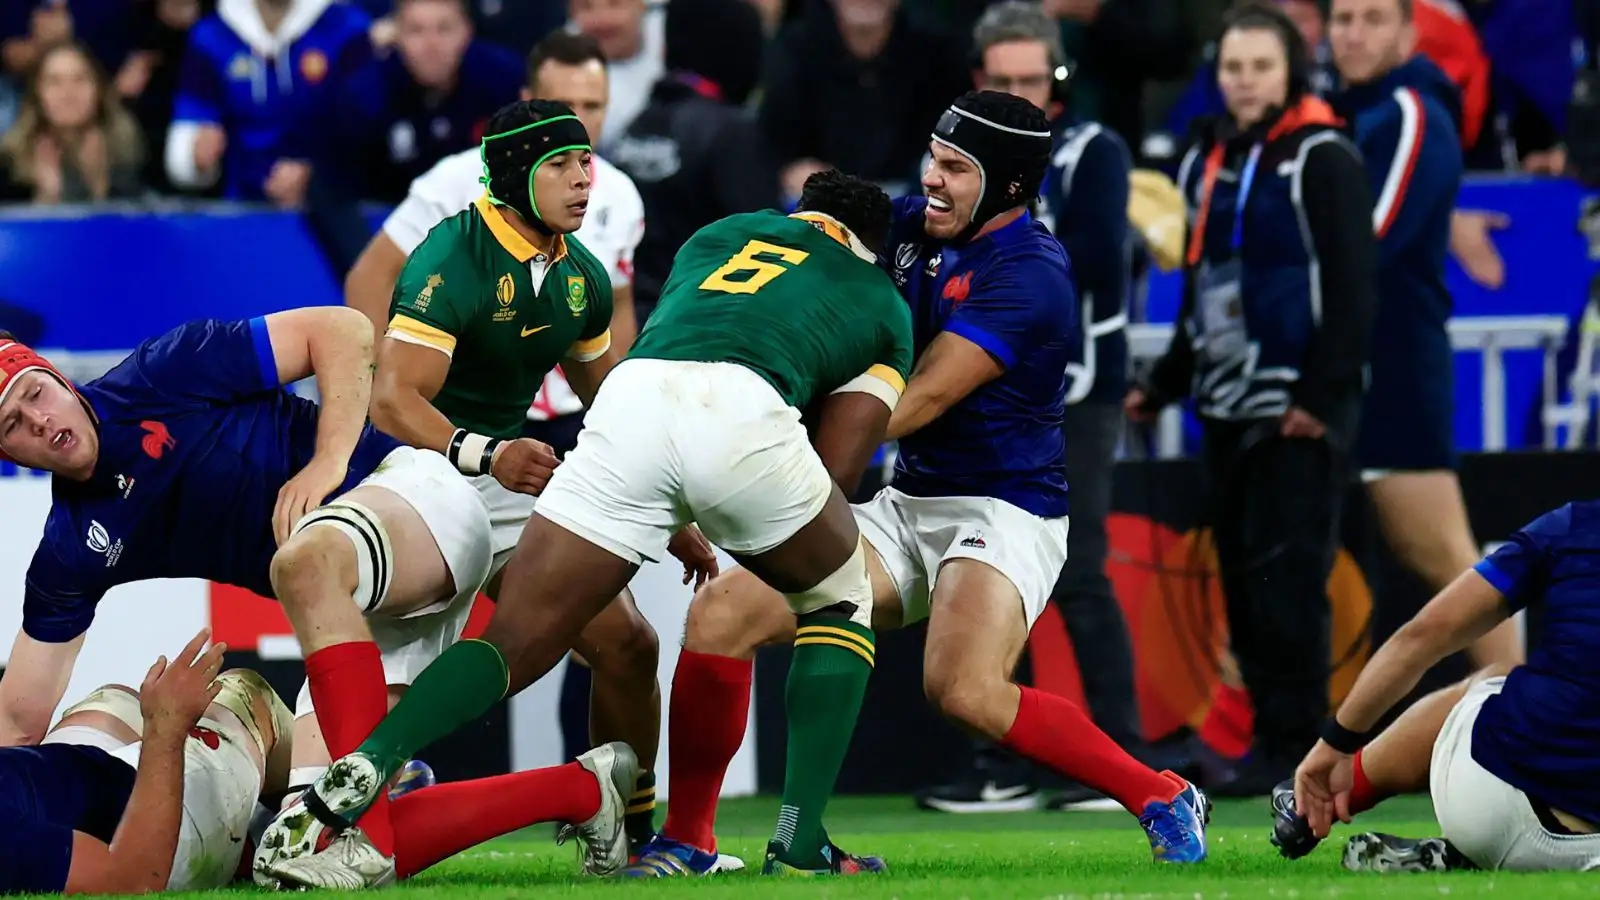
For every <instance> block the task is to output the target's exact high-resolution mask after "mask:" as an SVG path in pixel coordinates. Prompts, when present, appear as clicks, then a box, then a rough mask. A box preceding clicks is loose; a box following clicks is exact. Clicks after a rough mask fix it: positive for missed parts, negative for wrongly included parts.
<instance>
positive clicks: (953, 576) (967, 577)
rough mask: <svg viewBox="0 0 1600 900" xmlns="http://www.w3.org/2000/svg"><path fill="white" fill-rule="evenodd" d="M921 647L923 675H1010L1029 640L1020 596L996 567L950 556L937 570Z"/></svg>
mask: <svg viewBox="0 0 1600 900" xmlns="http://www.w3.org/2000/svg"><path fill="white" fill-rule="evenodd" d="M931 607H932V611H931V613H930V615H929V617H928V639H927V643H926V645H925V648H924V651H923V669H924V672H925V674H924V679H925V680H928V679H931V680H940V679H951V680H959V679H962V678H981V679H987V678H991V677H993V676H994V675H999V676H1000V677H1001V678H1004V679H1007V680H1009V679H1010V678H1011V674H1012V672H1013V671H1014V670H1015V669H1016V667H1017V661H1018V659H1020V658H1021V656H1022V648H1023V646H1024V645H1025V644H1026V643H1027V640H1028V621H1027V617H1026V614H1025V612H1024V609H1023V605H1022V595H1021V594H1020V593H1019V592H1018V591H1017V588H1016V586H1015V585H1014V584H1012V582H1011V579H1009V578H1007V577H1006V576H1005V575H1003V574H1002V573H1001V572H1000V571H999V570H998V569H996V568H994V567H992V566H990V565H988V564H986V563H982V562H979V561H977V560H974V559H952V560H950V561H949V562H946V563H945V564H944V566H943V567H942V568H941V569H940V571H939V578H938V581H937V582H936V583H935V586H934V589H933V601H932V604H931Z"/></svg>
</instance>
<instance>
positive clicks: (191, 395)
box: [108, 319, 279, 403]
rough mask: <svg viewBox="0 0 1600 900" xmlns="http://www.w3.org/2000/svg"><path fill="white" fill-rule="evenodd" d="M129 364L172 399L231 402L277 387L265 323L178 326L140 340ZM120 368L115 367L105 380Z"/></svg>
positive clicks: (211, 322)
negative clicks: (141, 341) (153, 336)
mask: <svg viewBox="0 0 1600 900" xmlns="http://www.w3.org/2000/svg"><path fill="white" fill-rule="evenodd" d="M129 362H131V363H133V366H132V373H134V374H135V375H136V376H137V377H138V378H141V379H143V380H144V381H145V382H146V383H147V384H148V385H149V386H150V387H153V388H155V389H156V390H157V391H159V392H160V393H162V394H165V395H167V396H169V397H173V398H181V399H189V400H199V401H202V402H208V403H231V402H234V401H236V400H238V399H240V398H243V397H248V396H250V395H252V394H259V393H262V392H263V391H272V390H276V389H277V388H278V387H279V385H278V363H277V360H276V358H275V357H274V356H273V353H272V340H271V338H270V337H269V336H268V335H267V321H266V319H244V320H237V321H232V322H223V321H218V320H216V319H204V320H201V321H198V322H190V323H188V324H186V325H180V326H178V327H177V328H174V329H173V330H172V331H169V332H167V333H166V334H164V335H162V336H160V337H158V338H155V339H154V340H151V341H147V342H145V343H144V344H143V345H142V346H141V347H139V349H137V350H135V351H133V356H132V357H131V358H130V360H129ZM125 368H126V364H124V366H119V367H118V368H117V370H116V371H114V372H113V373H112V375H111V376H108V380H109V379H110V378H112V377H114V376H118V375H121V374H123V370H124V369H125Z"/></svg>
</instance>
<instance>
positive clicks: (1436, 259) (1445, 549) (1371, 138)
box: [1331, 0, 1522, 667]
mask: <svg viewBox="0 0 1600 900" xmlns="http://www.w3.org/2000/svg"><path fill="white" fill-rule="evenodd" d="M1412 11H1413V6H1412V0H1333V13H1332V28H1331V33H1332V37H1333V52H1334V59H1335V61H1336V62H1337V63H1338V65H1339V72H1340V74H1341V76H1342V77H1343V79H1344V81H1345V82H1346V83H1347V84H1348V85H1349V88H1348V89H1347V90H1345V91H1344V93H1342V94H1341V95H1340V96H1339V97H1338V98H1337V101H1336V106H1337V107H1338V108H1339V109H1340V110H1341V111H1343V112H1345V114H1346V116H1347V117H1348V118H1349V119H1350V120H1351V122H1352V124H1353V125H1354V127H1355V135H1356V143H1357V144H1358V145H1359V147H1360V148H1361V154H1362V158H1363V160H1364V163H1365V165H1366V169H1367V177H1368V181H1369V183H1370V184H1371V190H1372V192H1373V195H1374V196H1375V197H1376V198H1377V200H1376V207H1375V209H1374V210H1373V213H1372V222H1373V227H1374V228H1375V229H1376V231H1377V236H1378V242H1379V243H1378V248H1379V254H1378V297H1379V301H1378V313H1377V317H1376V325H1375V327H1374V330H1373V347H1372V359H1371V383H1370V386H1369V388H1368V393H1367V400H1366V403H1365V406H1364V409H1363V411H1362V419H1361V437H1360V440H1359V442H1358V443H1357V450H1356V452H1357V459H1358V462H1359V464H1360V466H1361V468H1362V480H1363V481H1365V482H1366V483H1367V494H1368V496H1369V497H1371V499H1372V506H1373V509H1374V511H1375V512H1376V513H1377V517H1378V522H1379V524H1380V526H1381V527H1382V529H1383V533H1384V536H1385V537H1386V538H1387V540H1388V542H1389V545H1390V547H1391V548H1393V550H1394V552H1395V554H1396V555H1397V556H1398V557H1399V558H1400V559H1401V561H1402V562H1404V563H1405V564H1406V566H1408V567H1409V568H1410V569H1411V570H1412V571H1414V572H1416V573H1417V574H1418V575H1419V576H1421V577H1422V579H1423V580H1424V581H1426V582H1427V584H1428V587H1429V589H1430V590H1432V591H1439V590H1443V589H1444V587H1445V585H1447V584H1449V583H1450V582H1451V581H1454V580H1455V578H1456V576H1457V575H1459V574H1461V572H1463V571H1465V570H1466V569H1469V568H1471V567H1472V564H1473V561H1474V560H1476V559H1478V558H1479V556H1480V555H1481V554H1480V553H1479V550H1478V544H1477V541H1476V540H1474V538H1473V536H1472V527H1471V525H1470V524H1469V523H1468V521H1467V510H1466V504H1465V502H1464V501H1463V500H1462V496H1461V483H1460V481H1459V480H1457V478H1456V473H1455V461H1456V459H1455V387H1454V377H1453V376H1454V371H1455V354H1454V352H1453V349H1452V347H1451V345H1450V333H1449V331H1448V328H1447V325H1448V322H1449V318H1450V312H1451V307H1452V301H1451V298H1450V292H1449V290H1448V289H1447V288H1446V287H1445V283H1444V262H1445V253H1446V251H1447V248H1448V244H1449V240H1450V231H1451V223H1450V217H1451V210H1452V207H1453V206H1454V204H1455V198H1456V193H1457V191H1458V190H1459V188H1460V185H1461V170H1462V162H1461V144H1460V138H1459V134H1458V132H1457V131H1456V122H1455V115H1456V114H1457V111H1458V107H1456V105H1455V104H1456V103H1457V102H1458V101H1457V95H1456V93H1455V92H1454V91H1453V90H1452V89H1451V85H1450V83H1449V82H1448V81H1447V80H1446V79H1445V77H1444V75H1443V73H1441V72H1440V71H1439V69H1438V68H1437V67H1436V66H1434V65H1433V64H1432V63H1431V62H1429V61H1428V60H1427V59H1426V58H1424V57H1421V56H1412V53H1411V49H1412V44H1413V41H1414V40H1415V34H1414V28H1413V19H1412ZM1515 628H1516V626H1515V624H1514V623H1509V622H1508V623H1506V624H1505V625H1503V626H1502V627H1501V628H1500V629H1497V630H1496V631H1494V632H1491V633H1490V634H1489V635H1487V636H1485V637H1484V638H1482V639H1480V640H1479V641H1478V643H1477V644H1475V645H1474V646H1473V648H1472V654H1473V657H1474V662H1475V663H1476V664H1477V665H1478V666H1479V667H1483V666H1488V665H1516V664H1517V663H1519V662H1520V661H1521V658H1522V653H1521V650H1520V648H1519V647H1518V646H1517V643H1516V631H1515Z"/></svg>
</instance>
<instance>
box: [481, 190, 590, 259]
mask: <svg viewBox="0 0 1600 900" xmlns="http://www.w3.org/2000/svg"><path fill="white" fill-rule="evenodd" d="M473 205H474V207H476V208H477V210H478V215H479V216H482V217H483V224H485V225H487V226H489V233H490V234H492V235H494V239H495V243H497V244H499V245H500V246H501V247H503V248H505V251H506V252H507V253H509V254H511V255H512V256H515V257H516V258H517V262H520V263H527V262H530V261H532V259H533V258H534V257H535V256H538V255H539V254H540V253H542V252H543V251H542V250H540V249H539V248H538V247H537V246H535V245H534V243H533V242H532V241H530V240H528V239H527V238H525V237H523V236H522V234H521V232H519V231H517V229H516V228H514V227H512V225H511V223H510V222H508V221H506V215H505V213H503V212H501V211H500V210H499V208H497V207H496V206H495V205H494V204H492V203H490V202H489V195H488V194H485V195H483V196H482V197H479V198H478V202H477V203H475V204H473ZM550 246H551V248H552V249H551V253H550V261H549V263H547V265H552V266H553V265H555V264H556V263H558V262H560V261H561V260H563V259H565V258H566V256H567V240H566V235H563V234H558V235H555V236H554V237H552V238H551V239H550Z"/></svg>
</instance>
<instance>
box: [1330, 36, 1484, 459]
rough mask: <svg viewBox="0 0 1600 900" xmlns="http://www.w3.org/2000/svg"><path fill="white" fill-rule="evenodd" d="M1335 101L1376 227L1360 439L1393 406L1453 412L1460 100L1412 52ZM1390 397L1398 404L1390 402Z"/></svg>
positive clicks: (1414, 412)
mask: <svg viewBox="0 0 1600 900" xmlns="http://www.w3.org/2000/svg"><path fill="white" fill-rule="evenodd" d="M1334 109H1335V110H1337V111H1338V112H1339V114H1340V115H1341V116H1343V117H1344V119H1345V121H1346V122H1347V123H1349V124H1350V125H1351V126H1353V127H1354V130H1355V137H1356V146H1357V147H1358V148H1360V150H1361V156H1362V160H1363V163H1364V165H1365V167H1366V170H1367V177H1368V179H1369V180H1370V183H1371V185H1372V196H1373V198H1374V199H1373V210H1372V223H1373V230H1374V232H1375V233H1376V234H1377V236H1378V309H1377V314H1376V316H1375V317H1374V322H1373V336H1372V357H1371V383H1370V386H1369V388H1368V391H1367V411H1366V413H1367V414H1366V421H1365V423H1364V424H1363V426H1362V430H1363V443H1366V441H1365V438H1366V437H1368V436H1370V437H1373V438H1374V439H1376V438H1377V437H1379V434H1378V430H1379V429H1385V430H1386V429H1387V428H1388V425H1387V424H1386V423H1388V422H1389V421H1390V420H1391V419H1393V418H1395V417H1398V416H1408V417H1411V418H1412V419H1413V420H1415V418H1416V417H1418V416H1427V417H1428V418H1429V419H1430V420H1442V421H1444V422H1448V421H1449V411H1450V408H1451V405H1452V402H1453V397H1452V392H1453V388H1452V383H1451V378H1452V369H1451V367H1452V365H1453V358H1452V355H1451V348H1450V336H1449V333H1448V331H1447V328H1446V325H1447V322H1448V320H1449V318H1450V312H1451V308H1452V306H1453V302H1452V300H1451V298H1450V293H1449V291H1448V290H1447V289H1446V288H1445V283H1444V268H1445V256H1446V254H1447V253H1448V252H1449V245H1450V214H1451V211H1452V210H1454V209H1455V204H1456V192H1457V191H1458V190H1459V189H1460V187H1461V170H1462V162H1461V138H1460V132H1459V130H1458V127H1457V123H1458V121H1459V115H1460V113H1459V109H1460V101H1459V95H1458V94H1457V92H1456V87H1455V85H1453V84H1451V83H1450V80H1449V79H1448V78H1446V77H1445V74H1444V72H1442V71H1440V70H1439V68H1438V67H1437V66H1435V65H1434V64H1433V63H1432V62H1430V61H1428V60H1427V59H1425V58H1423V57H1421V56H1416V57H1412V59H1411V60H1410V61H1408V62H1406V63H1405V64H1403V65H1401V66H1400V67H1399V68H1396V69H1395V70H1393V71H1391V72H1390V73H1389V74H1387V75H1385V76H1384V77H1383V78H1380V79H1378V80H1377V81H1373V82H1369V83H1367V84H1362V85H1355V86H1353V87H1350V88H1348V89H1347V90H1345V91H1344V92H1343V93H1342V94H1340V95H1339V96H1338V97H1337V98H1336V99H1335V101H1334ZM1386 401H1393V402H1394V403H1395V404H1400V405H1397V406H1394V407H1393V408H1392V409H1390V408H1389V407H1387V406H1386V405H1385V403H1386ZM1391 413H1392V415H1391ZM1375 419H1376V420H1377V421H1375ZM1445 428H1448V425H1446V426H1445ZM1441 439H1447V438H1443V437H1441ZM1418 465H1422V463H1420V462H1419V463H1418ZM1396 467H1398V464H1396ZM1429 467H1431V464H1430V465H1429Z"/></svg>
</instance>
